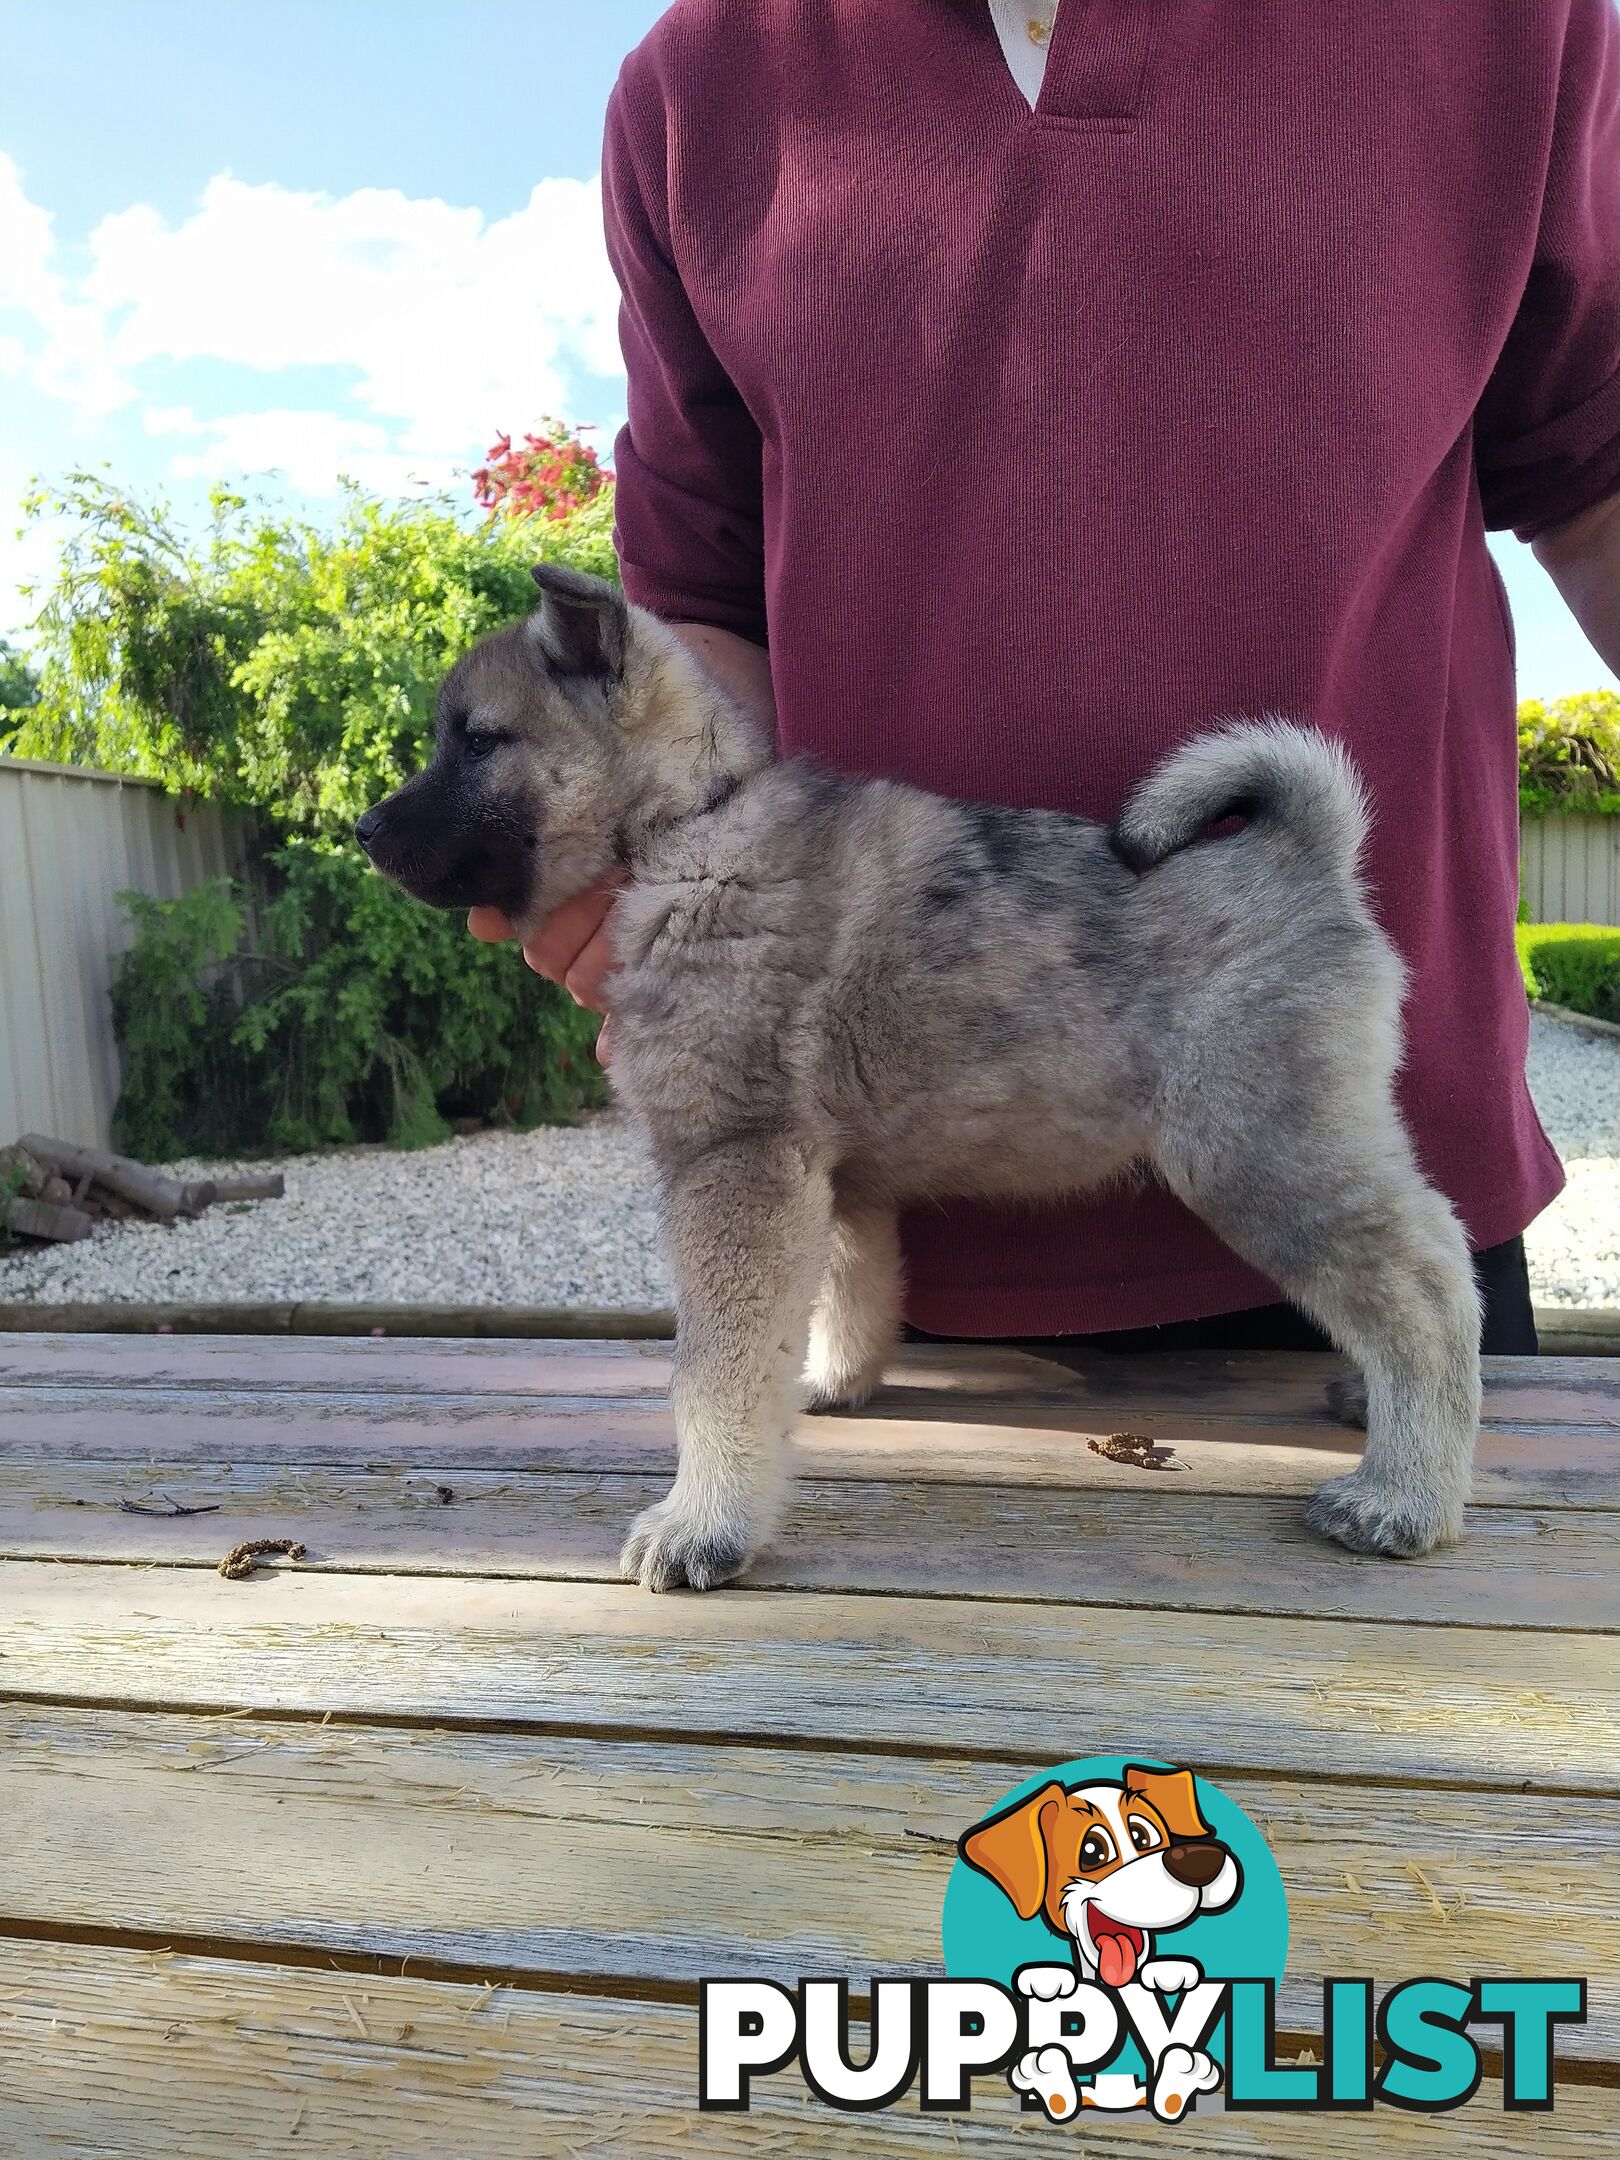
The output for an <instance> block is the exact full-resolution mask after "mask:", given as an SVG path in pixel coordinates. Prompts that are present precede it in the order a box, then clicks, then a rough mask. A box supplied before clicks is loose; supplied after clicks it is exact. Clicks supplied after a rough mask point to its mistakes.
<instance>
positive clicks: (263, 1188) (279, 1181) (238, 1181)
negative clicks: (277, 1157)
mask: <svg viewBox="0 0 1620 2160" xmlns="http://www.w3.org/2000/svg"><path fill="white" fill-rule="evenodd" d="M286 1190H287V1180H286V1179H285V1178H284V1177H283V1176H282V1174H281V1172H280V1171H279V1170H262V1171H259V1172H258V1173H257V1174H253V1175H250V1174H244V1175H243V1176H241V1177H222V1178H215V1180H214V1198H215V1200H216V1201H220V1200H280V1199H281V1198H282V1197H283V1196H284V1194H285V1193H286Z"/></svg>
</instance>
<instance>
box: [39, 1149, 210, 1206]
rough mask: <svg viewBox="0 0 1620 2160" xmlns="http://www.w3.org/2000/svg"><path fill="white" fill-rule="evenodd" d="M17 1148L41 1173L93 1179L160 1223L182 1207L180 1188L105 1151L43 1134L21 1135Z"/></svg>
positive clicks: (183, 1197)
mask: <svg viewBox="0 0 1620 2160" xmlns="http://www.w3.org/2000/svg"><path fill="white" fill-rule="evenodd" d="M17 1145H18V1146H19V1147H21V1148H25V1149H26V1150H27V1152H28V1153H29V1154H30V1155H32V1156H33V1158H34V1160H35V1162H37V1163H38V1164H39V1165H40V1166H41V1168H42V1169H45V1170H47V1171H50V1170H55V1171H57V1172H58V1173H59V1174H60V1175H62V1176H63V1177H71V1178H82V1177H90V1178H93V1179H94V1180H95V1182H96V1183H97V1184H98V1185H105V1186H106V1187H107V1189H108V1190H109V1191H110V1192H115V1193H121V1194H122V1195H123V1197H124V1198H125V1199H126V1200H133V1201H134V1203H135V1205H136V1206H137V1207H140V1208H144V1209H145V1210H146V1212H147V1214H148V1215H155V1216H156V1217H157V1218H158V1220H159V1221H160V1222H173V1220H174V1218H175V1217H176V1216H177V1215H178V1214H179V1213H180V1211H181V1210H182V1209H183V1208H184V1207H185V1205H186V1187H185V1186H184V1185H181V1184H180V1183H178V1182H177V1180H175V1179H174V1178H166V1177H164V1176H163V1175H162V1174H161V1172H159V1171H157V1170H148V1169H147V1167H146V1165H145V1164H144V1163H138V1162H131V1161H130V1159H129V1157H128V1156H127V1155H114V1154H112V1153H111V1152H110V1151H109V1150H107V1149H106V1148H89V1147H77V1146H75V1145H74V1143H73V1142H72V1141H71V1140H51V1139H48V1138H47V1137H46V1136H45V1135H44V1134H43V1133H24V1134H23V1136H22V1138H21V1140H19V1141H18V1143H17Z"/></svg>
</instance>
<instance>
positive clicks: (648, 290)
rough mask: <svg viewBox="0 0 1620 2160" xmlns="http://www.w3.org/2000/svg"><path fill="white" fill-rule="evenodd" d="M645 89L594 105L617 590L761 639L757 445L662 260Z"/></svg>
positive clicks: (626, 89)
mask: <svg viewBox="0 0 1620 2160" xmlns="http://www.w3.org/2000/svg"><path fill="white" fill-rule="evenodd" d="M665 125H666V123H665V117H664V112H663V105H662V94H661V92H660V91H659V90H658V88H657V86H656V84H655V83H653V82H651V81H647V80H642V81H641V82H639V83H632V81H631V78H630V75H629V71H628V69H627V72H626V74H625V75H624V76H621V78H620V81H619V84H618V87H617V88H616V89H615V91H614V93H613V96H612V99H611V100H610V102H609V105H608V115H607V132H606V138H605V141H604V144H603V152H602V202H603V216H604V222H605V225H606V231H607V246H608V255H609V258H610V260H611V261H612V264H613V269H614V272H615V275H616V276H617V278H618V281H619V291H620V295H621V305H620V309H619V338H620V343H621V345H622V347H623V350H624V364H625V370H626V373H627V375H628V377H629V390H628V400H627V410H628V419H627V421H626V423H625V426H624V427H623V429H622V430H621V431H620V434H619V437H618V440H617V442H616V443H615V445H614V456H613V463H614V476H615V490H614V497H615V510H614V520H615V522H614V542H615V545H616V546H617V548H618V551H619V565H620V571H621V574H622V576H623V579H624V588H625V591H626V592H627V593H628V594H629V596H630V598H631V599H632V600H634V601H635V602H636V603H637V604H638V605H639V606H642V607H645V608H649V609H651V610H652V612H653V613H654V614H657V615H661V616H663V617H665V618H666V619H667V620H672V621H685V622H701V623H709V624H712V625H713V626H714V627H716V628H717V629H721V630H730V631H734V632H735V633H737V634H738V635H739V636H742V637H745V638H750V639H752V640H753V642H754V643H756V644H760V645H762V644H764V643H765V641H766V624H765V554H764V540H763V525H762V512H761V457H762V449H761V441H760V434H759V430H758V427H757V426H756V424H755V422H754V419H753V416H752V415H751V414H750V412H749V410H748V408H747V406H746V404H745V403H744V401H743V399H742V397H741V396H740V394H739V393H738V391H737V388H736V386H735V384H734V383H733V382H732V381H731V380H730V378H729V377H728V376H727V374H726V371H725V369H724V368H723V367H722V366H721V364H720V362H719V360H718V359H717V358H716V357H715V354H714V352H713V351H712V349H711V348H710V345H709V342H708V340H707V338H706V337H705V336H704V334H703V329H702V326H701V325H700V323H699V322H698V320H697V317H696V316H695V314H694V313H693V310H692V306H691V303H690V301H689V300H688V298H687V294H686V291H685V289H684V287H683V285H682V282H681V276H680V271H679V269H678V267H677V265H676V262H675V258H674V250H673V247H672V244H671V239H670V232H669V216H668V200H667V196H668V188H667V181H666V179H665V172H666V158H665V153H664V139H665Z"/></svg>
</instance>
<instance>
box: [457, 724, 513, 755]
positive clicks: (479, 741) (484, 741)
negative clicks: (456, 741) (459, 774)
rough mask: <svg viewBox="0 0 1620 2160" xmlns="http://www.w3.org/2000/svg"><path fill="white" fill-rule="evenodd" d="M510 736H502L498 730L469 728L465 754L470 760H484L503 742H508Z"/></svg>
mask: <svg viewBox="0 0 1620 2160" xmlns="http://www.w3.org/2000/svg"><path fill="white" fill-rule="evenodd" d="M511 740H512V738H511V736H510V735H503V734H502V733H501V732H500V730H499V729H498V728H477V729H472V728H469V729H468V731H467V740H466V746H465V747H466V754H467V756H468V757H470V758H486V757H488V756H489V754H490V752H491V751H492V750H498V749H499V748H500V746H501V744H502V743H503V742H510V741H511Z"/></svg>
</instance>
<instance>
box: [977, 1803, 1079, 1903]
mask: <svg viewBox="0 0 1620 2160" xmlns="http://www.w3.org/2000/svg"><path fill="white" fill-rule="evenodd" d="M1064 1798H1065V1795H1064V1791H1063V1787H1062V1786H1061V1785H1043V1786H1042V1787H1041V1789H1040V1791H1039V1792H1038V1793H1033V1794H1032V1795H1031V1796H1030V1798H1029V1799H1027V1800H1020V1801H1019V1802H1018V1804H1017V1806H1016V1807H1010V1808H1007V1809H1005V1810H1004V1811H1003V1812H1002V1813H1001V1814H1000V1815H992V1816H991V1817H990V1819H989V1821H988V1822H982V1823H976V1824H975V1825H974V1827H973V1828H972V1829H971V1830H969V1831H968V1832H967V1834H966V1836H965V1837H964V1838H963V1839H962V1841H961V1844H960V1845H959V1846H958V1847H957V1850H958V1851H959V1852H960V1853H961V1855H962V1858H963V1859H964V1860H965V1861H966V1862H967V1864H968V1866H969V1867H976V1868H977V1869H978V1871H979V1873H980V1874H981V1875H988V1876H989V1878H990V1880H991V1881H992V1882H993V1883H995V1884H996V1886H997V1887H998V1888H999V1889H1001V1890H1003V1891H1005V1892H1006V1894H1007V1896H1008V1897H1009V1898H1011V1900H1012V1902H1013V1904H1014V1906H1015V1907H1016V1908H1017V1911H1018V1917H1019V1919H1020V1920H1033V1919H1034V1917H1035V1915H1036V1914H1037V1913H1038V1912H1039V1911H1040V1909H1041V1905H1042V1903H1043V1901H1044V1899H1045V1897H1046V1833H1045V1828H1044V1825H1043V1823H1042V1819H1041V1818H1042V1812H1043V1810H1045V1809H1047V1808H1050V1807H1052V1806H1054V1805H1056V1806H1061V1805H1062V1803H1063V1800H1064Z"/></svg>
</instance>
